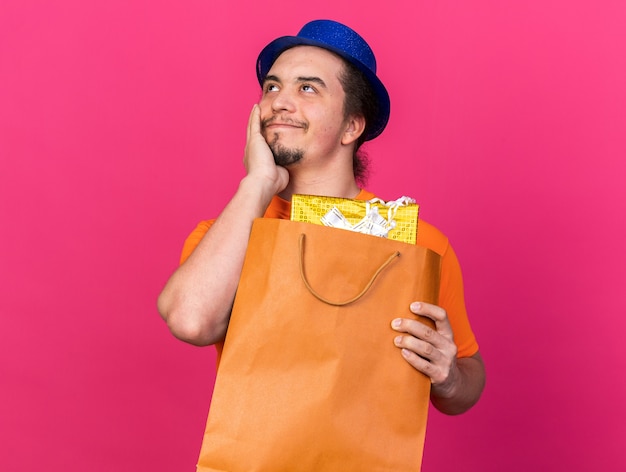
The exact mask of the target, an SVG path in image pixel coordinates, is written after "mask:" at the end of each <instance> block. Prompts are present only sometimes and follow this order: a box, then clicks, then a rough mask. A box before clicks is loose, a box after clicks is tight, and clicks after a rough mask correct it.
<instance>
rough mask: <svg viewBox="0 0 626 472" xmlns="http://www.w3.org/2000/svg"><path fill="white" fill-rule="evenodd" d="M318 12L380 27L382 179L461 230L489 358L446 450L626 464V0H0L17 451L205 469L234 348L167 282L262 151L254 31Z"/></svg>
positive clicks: (111, 464) (431, 435)
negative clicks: (170, 313)
mask: <svg viewBox="0 0 626 472" xmlns="http://www.w3.org/2000/svg"><path fill="white" fill-rule="evenodd" d="M392 6H393V8H390V7H392ZM318 17H332V18H335V19H338V20H342V21H344V22H347V23H348V24H350V25H352V26H354V27H355V29H357V30H358V31H360V32H361V33H362V34H363V35H364V36H365V37H366V38H367V39H368V40H369V41H370V43H371V44H372V45H373V46H374V49H375V51H376V53H377V56H378V62H379V72H380V76H381V78H382V79H383V81H384V82H385V83H386V84H387V86H388V89H389V92H390V95H391V97H392V117H391V120H390V123H389V126H388V128H387V131H386V132H385V133H384V134H383V135H382V136H381V137H380V138H379V139H377V140H376V141H375V142H373V143H372V144H371V145H370V146H369V148H368V149H369V155H370V157H371V158H372V161H373V171H374V172H373V175H372V178H371V180H370V185H369V188H370V189H371V190H373V191H375V192H376V193H378V194H379V195H380V196H382V197H384V198H387V199H391V198H397V197H399V196H400V195H403V194H406V195H411V196H414V197H415V198H416V199H417V200H418V201H419V203H420V204H421V205H422V214H421V216H422V217H423V218H424V219H425V220H428V221H430V222H432V223H434V224H435V225H437V226H439V227H440V228H441V229H442V230H443V231H444V232H446V233H447V234H448V236H449V237H450V239H451V240H452V242H453V244H454V246H455V249H456V250H457V252H458V255H459V257H460V259H461V262H462V266H463V268H464V274H465V279H466V289H467V304H468V308H469V311H470V314H471V320H472V322H473V326H474V329H475V331H476V333H477V335H478V338H479V342H480V344H481V350H482V352H483V356H484V358H485V360H486V363H487V369H488V385H487V389H486V391H485V393H484V397H483V399H482V401H481V403H480V404H479V405H478V406H477V407H476V408H475V409H473V410H472V411H471V412H469V413H468V414H466V415H464V416H461V417H445V416H443V415H441V414H438V413H436V412H434V411H433V412H432V415H431V417H430V423H429V431H428V435H427V440H426V450H425V458H424V468H423V469H424V470H425V471H435V470H436V471H440V472H445V471H453V470H455V471H456V470H471V471H504V470H506V471H529V470H576V471H590V470H603V471H609V470H611V471H621V470H625V469H626V457H625V454H624V438H626V426H625V424H626V406H625V405H626V402H625V401H624V398H626V385H625V382H626V381H625V380H624V379H625V375H624V371H625V369H626V356H625V354H624V349H623V343H622V337H623V335H622V331H623V330H624V328H625V326H626V297H625V296H624V283H625V282H626V273H625V272H626V269H625V267H626V257H625V256H626V251H625V249H624V242H625V241H626V221H625V214H626V205H625V203H626V191H625V188H626V185H624V181H625V180H626V179H625V176H626V166H625V164H624V160H625V157H626V138H625V135H626V111H625V110H626V34H625V32H624V31H625V28H624V25H625V24H626V7H625V6H624V2H623V1H622V0H614V1H610V0H604V1H599V2H593V1H591V0H590V1H587V2H585V1H576V0H574V1H571V0H569V1H566V0H541V1H540V0H528V1H524V2H516V1H511V2H502V1H493V0H491V1H488V0H470V1H465V2H453V1H450V0H438V1H417V2H416V1H410V2H409V1H407V2H387V3H383V4H381V3H379V2H376V3H371V5H369V6H366V5H365V4H364V3H363V2H358V3H357V2H337V1H335V0H333V1H319V2H315V3H314V4H302V3H297V4H296V3H266V2H258V1H239V2H237V1H235V2H233V1H231V2H222V1H210V0H204V1H201V0H188V1H185V2H175V1H173V0H163V1H159V2H154V1H148V0H135V1H128V0H123V1H122V0H108V1H106V2H104V1H90V2H86V1H83V0H57V1H55V2H48V1H43V0H40V1H37V0H3V1H2V3H1V4H0V222H1V223H0V224H1V227H0V279H1V280H0V291H1V296H0V315H1V321H2V324H1V326H0V444H2V446H1V447H0V469H2V470H6V471H34V470H47V471H52V472H55V471H74V470H76V471H78V470H91V471H112V470H114V471H137V470H155V471H157V470H158V471H184V470H188V471H191V470H194V465H195V461H196V457H197V453H198V450H199V447H200V441H201V436H202V432H203V429H204V422H205V419H206V414H207V410H208V406H209V400H210V392H211V388H212V385H213V375H214V368H213V359H214V353H213V349H210V348H209V349H199V348H194V347H191V346H188V345H185V344H183V343H181V342H179V341H177V340H175V339H174V338H173V337H171V335H170V334H169V332H168V331H167V329H166V327H165V325H164V324H163V322H162V321H161V320H160V318H159V316H158V314H157V312H156V308H155V300H156V297H157V295H158V293H159V292H160V290H161V288H162V286H163V284H164V283H165V281H166V279H167V277H168V276H169V274H170V273H171V272H172V271H173V269H174V268H175V267H176V265H177V260H178V256H179V252H180V249H181V245H182V242H183V240H184V238H185V237H186V235H187V234H188V233H189V232H190V231H191V230H192V228H193V227H194V226H195V224H196V223H197V221H199V220H201V219H204V218H208V217H212V216H215V215H216V214H217V213H218V211H219V210H220V208H221V207H223V205H224V204H225V202H226V201H227V200H228V199H229V197H230V196H231V195H232V193H233V192H234V190H235V189H236V186H237V183H238V181H239V179H240V178H241V177H242V175H243V168H242V165H241V158H242V153H243V146H244V140H245V126H246V122H247V117H248V113H249V110H250V108H251V106H252V104H253V103H254V102H255V100H256V99H257V98H258V87H257V84H256V78H255V75H254V61H255V59H256V55H257V54H258V52H259V51H260V49H261V48H262V47H263V46H264V45H265V44H266V43H267V42H268V41H269V40H271V39H273V38H274V37H276V36H279V35H283V34H294V33H296V32H297V30H298V29H299V28H300V26H301V25H302V24H303V23H304V22H305V21H307V20H309V19H313V18H318Z"/></svg>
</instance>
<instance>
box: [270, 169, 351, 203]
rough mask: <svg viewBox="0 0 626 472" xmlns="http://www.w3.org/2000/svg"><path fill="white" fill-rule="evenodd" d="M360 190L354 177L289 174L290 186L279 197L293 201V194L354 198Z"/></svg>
mask: <svg viewBox="0 0 626 472" xmlns="http://www.w3.org/2000/svg"><path fill="white" fill-rule="evenodd" d="M360 190H361V189H360V188H359V186H358V185H357V183H356V181H355V179H354V175H352V173H351V174H350V175H343V176H342V175H334V174H324V175H307V176H305V175H301V174H299V173H295V172H291V171H290V172H289V184H288V185H287V187H286V188H285V190H283V191H282V192H281V193H280V194H279V196H280V197H281V198H283V199H285V200H291V196H292V195H293V194H301V195H324V196H327V197H341V198H354V197H356V196H357V195H358V194H359V192H360Z"/></svg>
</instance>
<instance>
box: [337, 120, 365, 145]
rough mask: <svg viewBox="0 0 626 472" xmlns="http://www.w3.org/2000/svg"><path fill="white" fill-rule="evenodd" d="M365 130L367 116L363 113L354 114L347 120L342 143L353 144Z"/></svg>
mask: <svg viewBox="0 0 626 472" xmlns="http://www.w3.org/2000/svg"><path fill="white" fill-rule="evenodd" d="M364 131H365V117H364V116H363V115H353V116H350V117H349V118H348V121H347V122H346V129H345V131H344V133H343V137H342V139H341V144H352V143H353V142H355V141H356V140H357V139H359V136H361V135H362V134H363V132H364Z"/></svg>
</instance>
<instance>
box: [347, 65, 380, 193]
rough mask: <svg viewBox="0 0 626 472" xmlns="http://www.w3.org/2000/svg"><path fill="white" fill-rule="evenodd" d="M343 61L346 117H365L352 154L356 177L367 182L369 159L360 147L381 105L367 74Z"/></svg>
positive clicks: (363, 182) (362, 181) (358, 180)
mask: <svg viewBox="0 0 626 472" xmlns="http://www.w3.org/2000/svg"><path fill="white" fill-rule="evenodd" d="M343 62H344V67H343V71H342V73H341V74H340V75H339V82H340V83H341V86H342V87H343V91H344V93H345V95H346V96H345V99H344V103H343V114H344V117H345V118H348V117H349V116H358V115H360V116H362V117H363V118H364V119H365V129H364V130H363V133H361V136H359V138H358V139H357V141H356V145H355V146H354V152H353V155H352V168H353V171H354V177H355V179H356V180H357V182H359V183H360V184H365V183H366V181H367V176H368V167H369V160H368V158H367V155H366V154H365V153H364V152H363V151H362V150H361V149H360V148H361V145H362V144H363V143H364V142H365V136H366V135H367V131H368V130H369V127H370V125H371V123H374V119H375V118H376V116H378V113H379V106H378V101H377V100H376V95H375V94H374V91H373V89H372V87H371V86H370V84H369V82H368V80H367V79H366V78H365V75H364V74H363V73H362V72H361V71H360V70H359V69H358V68H357V67H356V66H354V65H353V64H351V63H350V62H348V61H345V60H344V61H343Z"/></svg>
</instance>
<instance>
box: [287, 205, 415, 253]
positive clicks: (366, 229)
mask: <svg viewBox="0 0 626 472" xmlns="http://www.w3.org/2000/svg"><path fill="white" fill-rule="evenodd" d="M418 217H419V205H418V204H417V203H415V200H413V199H412V198H409V197H401V198H399V199H397V200H393V201H388V202H385V201H383V200H380V199H378V198H374V199H372V200H353V199H350V198H338V197H322V196H316V195H298V194H296V195H293V196H292V199H291V221H298V222H303V223H313V224H317V225H323V226H329V227H333V228H341V229H347V230H350V231H355V232H359V233H364V234H372V235H375V236H380V237H386V238H388V239H393V240H395V241H401V242H404V243H409V244H415V242H416V240H417V226H418Z"/></svg>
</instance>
